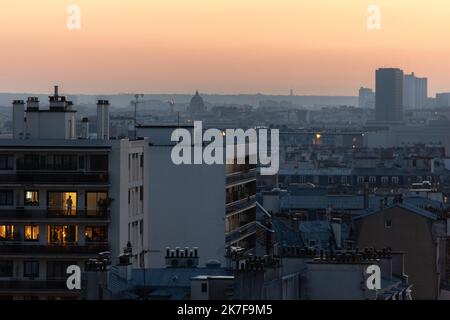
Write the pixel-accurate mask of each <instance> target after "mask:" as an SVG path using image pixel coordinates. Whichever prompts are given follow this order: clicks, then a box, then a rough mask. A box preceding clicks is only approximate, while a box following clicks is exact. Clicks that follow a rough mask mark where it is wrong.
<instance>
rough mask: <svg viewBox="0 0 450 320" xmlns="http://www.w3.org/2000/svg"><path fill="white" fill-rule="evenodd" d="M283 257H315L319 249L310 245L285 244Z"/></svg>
mask: <svg viewBox="0 0 450 320" xmlns="http://www.w3.org/2000/svg"><path fill="white" fill-rule="evenodd" d="M281 256H282V257H299V258H300V257H304V258H314V257H316V256H317V250H316V249H311V248H308V247H299V246H283V247H281Z"/></svg>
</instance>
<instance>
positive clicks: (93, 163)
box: [90, 155, 108, 171]
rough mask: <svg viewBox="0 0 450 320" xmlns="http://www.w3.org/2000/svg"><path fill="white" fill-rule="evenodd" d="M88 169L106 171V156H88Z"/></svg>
mask: <svg viewBox="0 0 450 320" xmlns="http://www.w3.org/2000/svg"><path fill="white" fill-rule="evenodd" d="M90 169H91V171H108V156H107V155H94V156H90Z"/></svg>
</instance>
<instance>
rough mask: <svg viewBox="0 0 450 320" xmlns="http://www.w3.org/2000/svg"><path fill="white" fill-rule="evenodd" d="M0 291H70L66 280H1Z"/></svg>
mask: <svg viewBox="0 0 450 320" xmlns="http://www.w3.org/2000/svg"><path fill="white" fill-rule="evenodd" d="M0 290H7V291H8V292H10V291H28V290H30V291H68V290H67V284H66V281H65V280H49V281H33V280H4V281H3V280H0Z"/></svg>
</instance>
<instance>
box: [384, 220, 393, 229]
mask: <svg viewBox="0 0 450 320" xmlns="http://www.w3.org/2000/svg"><path fill="white" fill-rule="evenodd" d="M384 225H385V227H386V228H390V227H392V220H391V219H386V221H385V223H384Z"/></svg>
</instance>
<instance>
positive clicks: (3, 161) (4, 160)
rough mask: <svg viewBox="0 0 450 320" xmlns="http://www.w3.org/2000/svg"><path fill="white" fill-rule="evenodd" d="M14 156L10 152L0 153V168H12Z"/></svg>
mask: <svg viewBox="0 0 450 320" xmlns="http://www.w3.org/2000/svg"><path fill="white" fill-rule="evenodd" d="M13 166H14V157H13V156H12V155H9V154H0V170H12V169H13Z"/></svg>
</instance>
